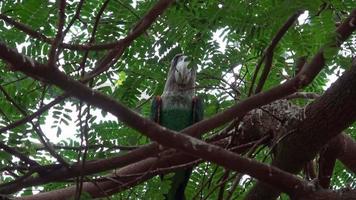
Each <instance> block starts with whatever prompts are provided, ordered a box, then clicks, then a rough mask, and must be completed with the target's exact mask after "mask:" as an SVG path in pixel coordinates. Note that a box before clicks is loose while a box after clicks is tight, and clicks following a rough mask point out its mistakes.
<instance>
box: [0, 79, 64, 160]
mask: <svg viewBox="0 0 356 200" xmlns="http://www.w3.org/2000/svg"><path fill="white" fill-rule="evenodd" d="M0 91H1V92H2V93H3V94H4V95H5V98H6V100H8V101H9V102H10V103H11V104H12V105H14V107H15V108H16V109H17V110H18V111H19V112H20V113H21V114H22V115H23V116H24V117H25V118H26V117H27V116H28V114H27V111H26V110H24V109H22V108H21V106H20V105H18V104H17V103H16V102H15V100H14V99H13V98H12V97H11V96H10V95H9V94H8V93H7V92H6V90H5V88H3V87H2V86H1V85H0ZM29 122H30V123H31V125H32V126H33V129H34V131H35V132H36V133H37V136H38V138H39V139H40V141H41V143H42V144H43V145H44V146H45V147H46V149H47V150H48V152H49V153H50V154H51V155H52V156H53V157H54V158H56V159H57V160H58V162H60V163H62V164H63V165H65V166H68V164H67V163H66V162H65V161H64V159H63V158H62V157H61V156H59V154H57V152H56V151H54V149H53V148H52V147H51V145H50V144H49V143H48V142H47V141H48V139H47V138H46V136H45V134H44V133H43V132H42V129H41V127H40V126H38V125H36V124H35V123H33V122H32V120H30V121H29ZM46 140H47V141H46Z"/></svg>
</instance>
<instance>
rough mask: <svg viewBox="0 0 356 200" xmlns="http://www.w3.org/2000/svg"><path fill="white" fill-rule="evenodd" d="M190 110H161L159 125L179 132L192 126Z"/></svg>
mask: <svg viewBox="0 0 356 200" xmlns="http://www.w3.org/2000/svg"><path fill="white" fill-rule="evenodd" d="M192 113H193V112H192V110H191V109H189V110H183V109H171V110H162V112H161V122H160V124H161V125H162V126H164V127H166V128H169V129H171V130H174V131H180V130H182V129H184V128H186V127H188V126H190V125H192V124H193V116H192Z"/></svg>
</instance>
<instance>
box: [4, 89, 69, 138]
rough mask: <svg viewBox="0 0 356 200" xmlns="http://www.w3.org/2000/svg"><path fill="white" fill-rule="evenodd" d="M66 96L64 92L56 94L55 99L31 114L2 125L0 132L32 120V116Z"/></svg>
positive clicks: (37, 114) (34, 116) (39, 113)
mask: <svg viewBox="0 0 356 200" xmlns="http://www.w3.org/2000/svg"><path fill="white" fill-rule="evenodd" d="M67 97H68V96H67V95H66V94H63V95H61V96H58V97H57V98H56V99H54V100H53V101H51V102H50V103H48V104H46V105H44V106H43V107H41V108H39V109H38V110H37V111H36V112H34V113H32V114H31V115H27V116H25V117H24V118H22V119H19V120H17V121H15V122H13V123H11V124H9V125H7V126H5V127H3V128H0V133H4V132H5V131H8V130H10V129H13V128H15V127H17V126H20V125H22V124H25V123H27V122H30V121H32V120H33V119H34V118H36V117H38V116H40V115H41V114H42V113H44V112H46V111H47V110H48V109H50V108H51V107H53V106H54V105H56V104H58V103H59V102H61V101H63V100H64V99H65V98H67Z"/></svg>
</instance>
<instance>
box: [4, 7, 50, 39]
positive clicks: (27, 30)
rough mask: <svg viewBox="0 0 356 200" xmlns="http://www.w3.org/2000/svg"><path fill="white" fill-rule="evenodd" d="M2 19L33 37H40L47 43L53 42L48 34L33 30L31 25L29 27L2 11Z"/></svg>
mask: <svg viewBox="0 0 356 200" xmlns="http://www.w3.org/2000/svg"><path fill="white" fill-rule="evenodd" d="M0 19H2V20H4V21H5V22H6V23H7V24H10V25H12V26H14V27H15V28H17V29H19V30H21V31H22V32H24V33H26V34H27V35H29V36H31V37H33V38H36V39H39V40H41V41H44V42H46V43H52V40H51V39H49V38H47V36H45V35H43V34H42V33H40V32H37V31H35V30H33V29H32V28H31V27H29V26H27V25H25V24H22V23H20V22H17V21H15V20H13V19H11V18H10V17H8V16H6V15H5V14H2V13H0Z"/></svg>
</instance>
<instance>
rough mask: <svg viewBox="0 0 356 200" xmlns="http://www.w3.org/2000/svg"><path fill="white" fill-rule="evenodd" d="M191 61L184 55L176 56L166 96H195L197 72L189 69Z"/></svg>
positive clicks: (165, 91) (167, 82) (169, 74)
mask: <svg viewBox="0 0 356 200" xmlns="http://www.w3.org/2000/svg"><path fill="white" fill-rule="evenodd" d="M189 63H190V59H189V57H188V56H185V55H183V54H177V55H176V56H174V58H173V59H172V62H171V66H170V69H169V72H168V77H167V80H166V84H165V87H164V92H163V95H164V94H168V93H172V92H179V93H192V94H194V87H195V77H196V70H195V68H193V67H190V68H189V67H188V65H189Z"/></svg>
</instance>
